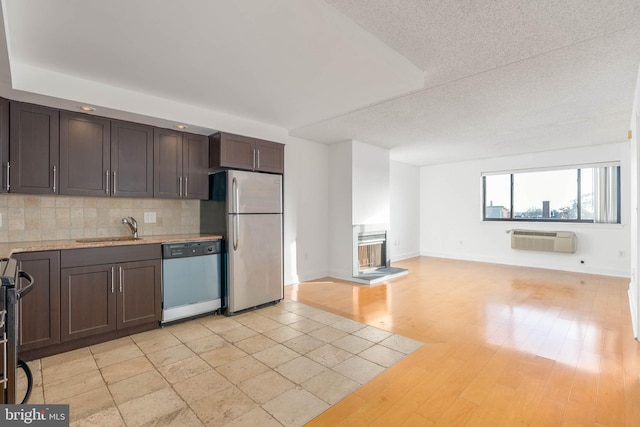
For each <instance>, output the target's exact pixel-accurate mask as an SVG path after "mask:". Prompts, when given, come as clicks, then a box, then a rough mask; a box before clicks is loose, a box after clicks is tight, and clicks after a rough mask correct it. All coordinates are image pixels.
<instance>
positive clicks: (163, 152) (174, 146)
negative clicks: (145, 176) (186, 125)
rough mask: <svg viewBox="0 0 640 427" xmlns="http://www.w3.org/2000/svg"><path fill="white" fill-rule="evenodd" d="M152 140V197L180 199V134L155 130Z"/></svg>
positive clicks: (182, 185)
mask: <svg viewBox="0 0 640 427" xmlns="http://www.w3.org/2000/svg"><path fill="white" fill-rule="evenodd" d="M153 139H154V146H153V156H154V162H153V167H154V173H153V196H154V197H163V198H167V199H179V198H182V193H183V191H184V182H183V176H182V133H180V132H176V131H172V130H169V129H159V128H156V129H154V132H153Z"/></svg>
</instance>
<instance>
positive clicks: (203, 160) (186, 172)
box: [182, 133, 209, 199]
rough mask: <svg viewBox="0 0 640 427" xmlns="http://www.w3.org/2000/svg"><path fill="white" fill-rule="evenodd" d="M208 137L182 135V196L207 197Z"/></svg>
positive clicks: (192, 197)
mask: <svg viewBox="0 0 640 427" xmlns="http://www.w3.org/2000/svg"><path fill="white" fill-rule="evenodd" d="M208 159H209V139H208V138H207V137H206V136H204V135H193V134H190V133H185V134H183V135H182V175H183V176H184V195H183V196H184V198H186V199H207V198H209V176H208V169H209V163H208Z"/></svg>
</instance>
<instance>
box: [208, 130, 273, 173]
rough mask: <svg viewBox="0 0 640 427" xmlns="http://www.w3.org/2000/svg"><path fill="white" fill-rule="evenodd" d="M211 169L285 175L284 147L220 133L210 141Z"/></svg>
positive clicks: (212, 136)
mask: <svg viewBox="0 0 640 427" xmlns="http://www.w3.org/2000/svg"><path fill="white" fill-rule="evenodd" d="M209 167H210V168H232V169H245V170H251V171H257V172H270V173H284V145H283V144H278V143H276V142H271V141H264V140H261V139H257V138H250V137H247V136H241V135H234V134H230V133H225V132H218V133H216V134H213V135H211V137H210V139H209Z"/></svg>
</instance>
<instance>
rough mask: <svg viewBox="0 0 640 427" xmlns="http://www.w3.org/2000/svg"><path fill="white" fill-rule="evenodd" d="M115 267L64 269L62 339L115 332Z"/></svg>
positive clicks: (96, 266)
mask: <svg viewBox="0 0 640 427" xmlns="http://www.w3.org/2000/svg"><path fill="white" fill-rule="evenodd" d="M114 281H115V273H114V266H113V265H92V266H87V267H74V268H63V269H62V271H61V273H60V282H61V285H62V289H61V291H60V296H61V299H60V308H61V313H62V316H61V319H60V325H61V334H60V335H61V338H62V341H70V340H73V339H77V338H83V337H87V336H90V335H95V334H100V333H104V332H109V331H113V330H115V329H116V311H115V308H116V294H115V292H114V290H115V289H114V288H115V283H114Z"/></svg>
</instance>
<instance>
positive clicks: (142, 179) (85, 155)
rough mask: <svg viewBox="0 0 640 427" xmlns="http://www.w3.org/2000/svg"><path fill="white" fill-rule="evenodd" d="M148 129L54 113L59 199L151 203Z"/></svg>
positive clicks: (150, 161) (151, 178)
mask: <svg viewBox="0 0 640 427" xmlns="http://www.w3.org/2000/svg"><path fill="white" fill-rule="evenodd" d="M152 132H153V128H152V127H150V126H144V125H138V124H135V123H128V122H120V121H111V120H109V119H106V118H103V117H96V116H90V115H87V114H80V113H71V112H67V111H61V112H60V194H70V195H77V196H104V197H108V196H115V197H152V195H153V187H152V182H153V139H152Z"/></svg>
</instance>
